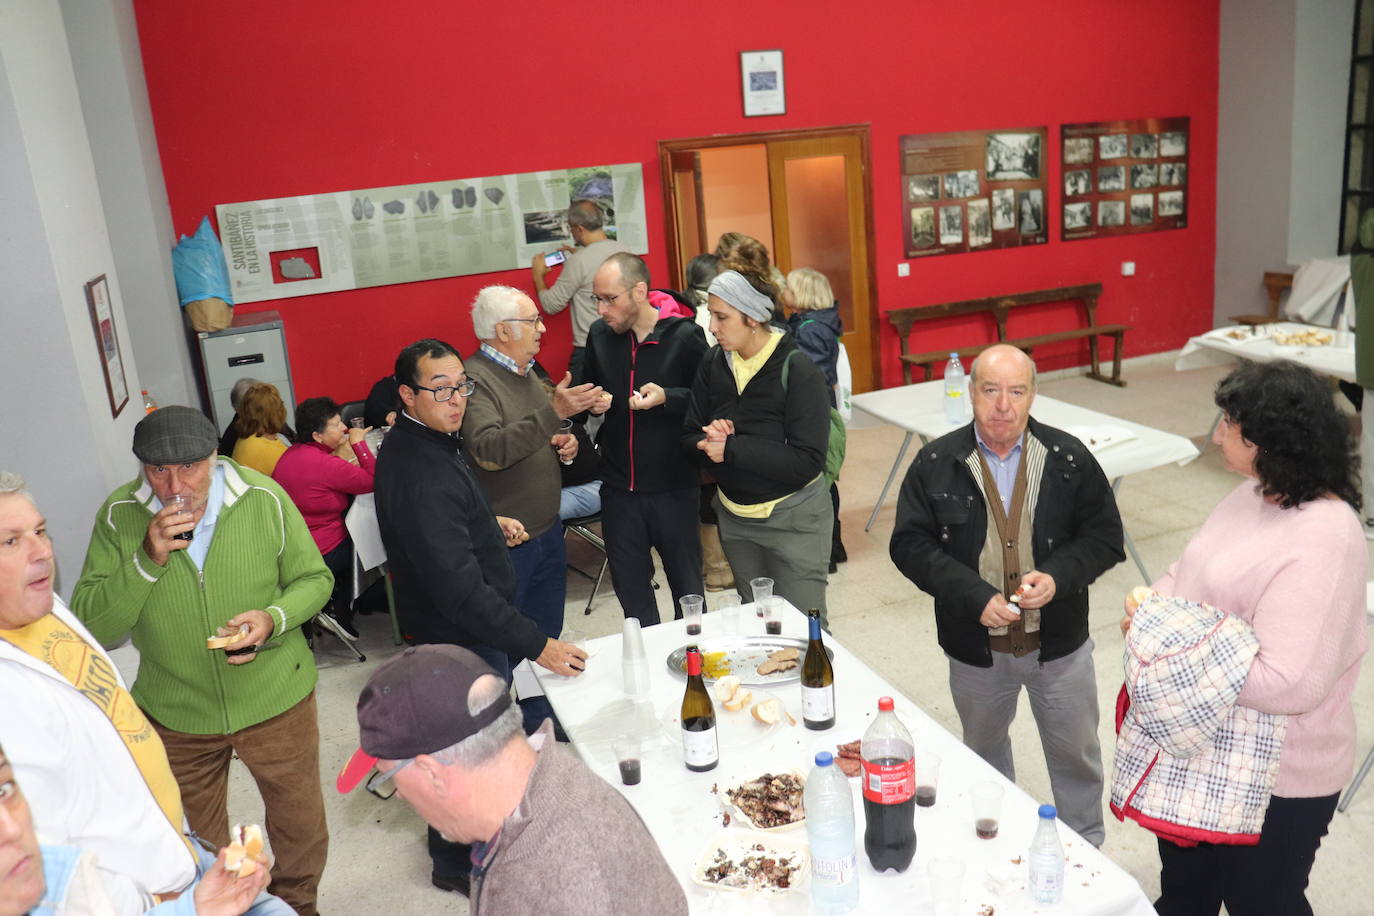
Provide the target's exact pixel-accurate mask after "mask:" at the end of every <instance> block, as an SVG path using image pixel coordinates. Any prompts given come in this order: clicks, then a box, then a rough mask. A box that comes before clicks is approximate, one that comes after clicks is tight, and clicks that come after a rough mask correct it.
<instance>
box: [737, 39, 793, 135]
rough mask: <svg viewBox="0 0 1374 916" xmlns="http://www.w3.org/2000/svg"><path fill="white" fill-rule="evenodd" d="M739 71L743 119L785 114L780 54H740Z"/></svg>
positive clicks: (749, 52) (779, 52)
mask: <svg viewBox="0 0 1374 916" xmlns="http://www.w3.org/2000/svg"><path fill="white" fill-rule="evenodd" d="M739 69H740V80H741V84H742V86H743V91H744V116H745V117H746V118H755V117H758V116H759V115H780V114H787V93H786V91H785V89H784V84H783V78H782V51H780V50H778V51H741V52H739Z"/></svg>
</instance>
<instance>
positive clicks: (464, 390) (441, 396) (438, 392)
mask: <svg viewBox="0 0 1374 916" xmlns="http://www.w3.org/2000/svg"><path fill="white" fill-rule="evenodd" d="M411 387H412V388H415V389H416V390H418V391H428V392H430V393H431V394H433V395H434V400H436V401H439V402H440V403H442V402H444V401H447V400H448V399H449V398H451V397H453V393H454V392H455V391H456V392H458V396H459V397H460V398H465V397H467V396H469V395H470V394H472V391H473V389H474V388H476V387H477V382H476V381H474V380H473V379H468V380H467V381H465V382H462V383H460V384H458V385H440V386H439V387H438V388H426V387H425V386H424V385H412V386H411Z"/></svg>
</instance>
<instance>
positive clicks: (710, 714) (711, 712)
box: [682, 646, 720, 773]
mask: <svg viewBox="0 0 1374 916" xmlns="http://www.w3.org/2000/svg"><path fill="white" fill-rule="evenodd" d="M682 758H683V760H684V761H685V762H686V763H687V769H689V770H692V771H693V772H696V773H702V772H705V771H706V770H711V769H714V768H715V766H716V764H718V763H720V743H719V742H718V741H717V739H716V708H715V706H714V705H712V703H711V695H710V694H709V693H707V692H706V684H705V683H703V682H702V680H701V653H700V652H698V651H697V647H696V646H688V647H687V691H686V692H685V693H684V694H683V695H682Z"/></svg>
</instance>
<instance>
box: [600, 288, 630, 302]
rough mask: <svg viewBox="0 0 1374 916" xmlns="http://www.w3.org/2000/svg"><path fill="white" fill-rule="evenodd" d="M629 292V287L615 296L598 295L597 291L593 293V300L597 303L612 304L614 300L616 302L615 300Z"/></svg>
mask: <svg viewBox="0 0 1374 916" xmlns="http://www.w3.org/2000/svg"><path fill="white" fill-rule="evenodd" d="M628 292H629V290H628V289H622V290H621V291H620V292H618V293H616V294H615V295H614V296H598V295H596V294H595V293H593V294H592V301H593V302H595V303H596V304H597V305H610V304H611V303H612V302H615V300H617V299H619V298H620V297H621V296H623V295H625V294H626V293H628Z"/></svg>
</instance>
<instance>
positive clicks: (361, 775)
mask: <svg viewBox="0 0 1374 916" xmlns="http://www.w3.org/2000/svg"><path fill="white" fill-rule="evenodd" d="M376 765H377V758H376V757H373V756H372V755H371V754H368V753H366V752H364V751H363V749H362V748H358V749H357V750H356V751H354V752H353V756H352V757H349V758H348V762H347V763H345V764H344V765H343V769H341V770H339V775H338V777H337V778H336V779H335V780H334V788H335V789H337V790H338V791H339V792H340V793H341V794H347V793H349V792H352V791H353V790H354V789H356V788H357V787H358V783H360V782H362V781H363V780H364V779H366V778H367V774H368V773H371V772H372V768H373V767H374V766H376Z"/></svg>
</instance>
